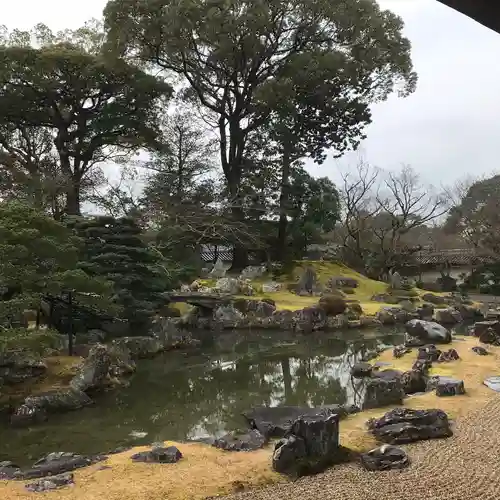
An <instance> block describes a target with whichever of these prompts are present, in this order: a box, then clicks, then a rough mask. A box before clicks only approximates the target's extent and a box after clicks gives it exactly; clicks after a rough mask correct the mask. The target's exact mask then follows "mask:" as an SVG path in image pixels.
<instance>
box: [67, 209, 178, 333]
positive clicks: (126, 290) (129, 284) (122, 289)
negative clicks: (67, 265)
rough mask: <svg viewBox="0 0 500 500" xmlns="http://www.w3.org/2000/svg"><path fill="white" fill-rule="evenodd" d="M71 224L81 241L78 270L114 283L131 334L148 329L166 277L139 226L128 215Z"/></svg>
mask: <svg viewBox="0 0 500 500" xmlns="http://www.w3.org/2000/svg"><path fill="white" fill-rule="evenodd" d="M74 227H75V229H76V231H77V234H78V235H79V236H80V237H81V238H83V240H84V252H83V255H82V261H81V262H80V267H81V269H82V270H84V271H85V272H87V273H88V274H90V275H91V276H101V277H103V278H105V279H107V280H109V281H111V282H112V283H113V284H114V300H115V301H116V303H117V304H118V305H119V306H120V307H121V309H122V312H121V316H122V318H123V319H125V320H127V321H128V323H129V330H130V333H131V334H134V335H140V334H143V333H145V332H147V330H148V326H149V323H150V319H151V317H152V315H153V314H154V312H155V311H156V310H158V309H159V308H160V307H161V305H162V304H163V303H164V302H165V300H164V299H163V298H162V295H161V293H162V292H164V291H165V290H167V289H168V285H169V280H168V274H167V272H166V271H165V269H164V268H162V267H161V265H160V261H159V259H160V257H159V256H158V255H157V254H156V253H154V252H153V251H152V250H151V249H150V248H149V247H148V246H147V244H146V243H145V242H144V240H143V239H142V237H141V228H140V227H139V225H138V224H137V223H136V221H135V220H134V219H133V218H130V217H122V218H118V219H116V218H113V217H108V216H101V217H95V218H89V219H79V220H76V221H75V223H74Z"/></svg>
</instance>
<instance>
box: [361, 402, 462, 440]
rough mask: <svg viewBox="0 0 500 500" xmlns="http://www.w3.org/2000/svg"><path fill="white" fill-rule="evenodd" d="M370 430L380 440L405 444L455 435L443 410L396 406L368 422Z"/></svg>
mask: <svg viewBox="0 0 500 500" xmlns="http://www.w3.org/2000/svg"><path fill="white" fill-rule="evenodd" d="M367 425H368V429H369V430H370V432H371V433H372V434H373V435H374V436H375V437H376V438H377V439H379V440H380V441H383V442H385V443H389V444H403V443H411V442H414V441H421V440H424V439H438V438H447V437H450V436H452V435H453V432H452V430H451V428H450V423H449V421H448V415H446V413H445V412H444V411H442V410H436V409H431V410H413V409H411V408H395V409H394V410H391V411H389V412H387V413H386V414H385V415H384V416H382V417H381V418H376V419H370V420H369V421H368V422H367Z"/></svg>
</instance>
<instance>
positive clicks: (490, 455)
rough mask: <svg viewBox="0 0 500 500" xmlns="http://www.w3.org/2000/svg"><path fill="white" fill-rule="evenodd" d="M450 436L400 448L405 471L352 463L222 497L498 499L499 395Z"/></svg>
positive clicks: (268, 499)
mask: <svg viewBox="0 0 500 500" xmlns="http://www.w3.org/2000/svg"><path fill="white" fill-rule="evenodd" d="M454 430H455V435H454V436H453V437H452V438H449V439H446V440H432V441H424V442H419V443H415V444H412V445H408V446H406V447H405V448H406V449H407V452H408V454H409V456H410V459H411V461H412V464H411V466H410V467H409V468H408V469H406V470H405V471H391V472H366V471H365V470H364V469H362V468H361V467H360V466H359V465H357V464H352V465H347V466H340V467H335V468H333V469H331V470H329V471H327V472H326V473H324V474H320V475H317V476H311V477H307V478H302V479H300V480H298V481H296V482H294V483H286V484H278V485H274V486H271V487H268V488H265V489H261V490H253V491H248V492H244V493H238V494H234V495H230V496H226V497H224V499H225V500H250V499H252V500H271V499H272V500H275V499H280V500H283V499H290V500H323V499H325V500H472V499H478V500H479V499H480V500H498V498H499V497H500V459H499V450H500V396H498V395H492V397H491V398H490V399H489V401H488V402H487V403H486V405H485V406H482V407H481V408H479V409H477V410H475V411H474V412H472V413H469V414H468V415H467V416H465V417H463V418H461V419H460V420H459V421H458V422H457V425H456V428H455V429H454Z"/></svg>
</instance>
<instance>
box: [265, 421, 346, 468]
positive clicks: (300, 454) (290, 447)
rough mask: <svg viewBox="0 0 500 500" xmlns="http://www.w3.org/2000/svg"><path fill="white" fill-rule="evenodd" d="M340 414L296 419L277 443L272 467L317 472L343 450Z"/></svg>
mask: <svg viewBox="0 0 500 500" xmlns="http://www.w3.org/2000/svg"><path fill="white" fill-rule="evenodd" d="M339 452H340V447H339V417H338V415H335V414H333V415H328V416H327V415H315V416H314V415H311V416H307V417H303V418H299V419H297V420H296V421H295V422H294V423H293V424H292V427H291V429H290V434H289V435H288V436H287V437H286V438H285V439H281V440H280V441H279V442H278V443H277V444H276V446H275V450H274V454H273V469H274V470H275V471H276V472H280V473H285V474H296V473H300V474H302V473H308V472H311V471H314V472H318V471H319V470H321V469H322V468H324V467H326V466H328V465H329V464H330V463H332V462H334V461H335V460H336V458H337V455H339V454H340V453H339Z"/></svg>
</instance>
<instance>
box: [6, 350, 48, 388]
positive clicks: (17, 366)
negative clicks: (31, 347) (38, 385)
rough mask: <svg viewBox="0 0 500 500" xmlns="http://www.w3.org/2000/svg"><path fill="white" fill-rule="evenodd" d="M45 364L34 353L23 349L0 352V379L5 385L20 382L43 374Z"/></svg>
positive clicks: (45, 368)
mask: <svg viewBox="0 0 500 500" xmlns="http://www.w3.org/2000/svg"><path fill="white" fill-rule="evenodd" d="M46 371H47V365H46V364H45V363H44V362H43V361H42V360H41V359H40V357H38V356H36V355H35V354H32V353H28V352H23V351H6V352H3V353H0V379H2V380H3V383H4V384H5V385H13V384H20V383H23V382H25V381H26V380H29V379H31V378H37V377H40V376H42V375H44V374H45V372H46Z"/></svg>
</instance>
